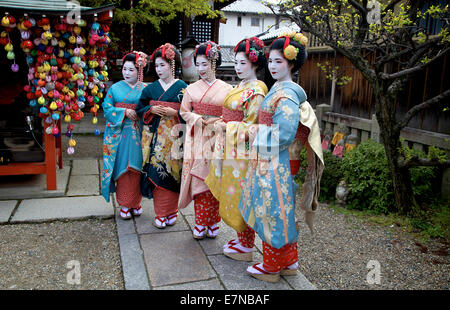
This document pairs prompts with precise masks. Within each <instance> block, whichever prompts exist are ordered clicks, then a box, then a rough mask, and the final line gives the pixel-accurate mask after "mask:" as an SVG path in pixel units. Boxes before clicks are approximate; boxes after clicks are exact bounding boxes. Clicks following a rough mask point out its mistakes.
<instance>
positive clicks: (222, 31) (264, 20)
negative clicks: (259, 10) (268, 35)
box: [219, 13, 276, 46]
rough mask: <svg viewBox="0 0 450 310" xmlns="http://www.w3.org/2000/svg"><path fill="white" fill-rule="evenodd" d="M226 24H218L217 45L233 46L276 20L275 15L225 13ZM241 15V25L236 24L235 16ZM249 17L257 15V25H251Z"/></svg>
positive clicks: (261, 30) (260, 31)
mask: <svg viewBox="0 0 450 310" xmlns="http://www.w3.org/2000/svg"><path fill="white" fill-rule="evenodd" d="M225 16H226V18H227V23H226V24H219V45H223V46H234V45H236V44H237V43H238V42H239V41H240V40H242V39H244V38H246V37H251V36H254V35H257V34H260V33H262V32H264V31H266V30H267V29H268V27H270V26H272V25H274V24H275V22H276V18H275V16H270V15H262V14H261V15H260V14H250V13H246V15H245V16H244V15H238V14H237V13H225ZM238 16H241V18H242V23H241V26H240V27H238V26H237V17H238ZM251 17H259V27H255V26H251Z"/></svg>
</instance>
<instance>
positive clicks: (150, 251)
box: [140, 231, 216, 287]
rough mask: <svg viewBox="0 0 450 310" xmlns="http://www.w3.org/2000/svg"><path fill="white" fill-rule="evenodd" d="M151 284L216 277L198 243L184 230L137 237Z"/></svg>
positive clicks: (168, 283)
mask: <svg viewBox="0 0 450 310" xmlns="http://www.w3.org/2000/svg"><path fill="white" fill-rule="evenodd" d="M140 241H141V247H142V249H143V250H144V259H145V263H146V265H147V272H148V274H149V278H150V284H151V286H152V287H160V286H167V285H174V284H181V283H185V282H195V281H201V280H208V279H212V278H214V277H216V274H215V273H214V270H213V269H212V267H211V265H210V264H209V262H208V259H207V258H206V255H205V254H204V253H203V251H202V249H201V247H200V245H199V244H198V242H197V241H196V240H195V239H194V238H192V235H191V233H190V232H189V233H188V232H186V231H177V232H167V233H161V234H146V235H141V236H140Z"/></svg>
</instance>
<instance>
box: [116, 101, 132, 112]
mask: <svg viewBox="0 0 450 310" xmlns="http://www.w3.org/2000/svg"><path fill="white" fill-rule="evenodd" d="M114 106H115V107H116V108H125V109H131V110H136V107H137V104H135V103H124V102H116V103H115V104H114Z"/></svg>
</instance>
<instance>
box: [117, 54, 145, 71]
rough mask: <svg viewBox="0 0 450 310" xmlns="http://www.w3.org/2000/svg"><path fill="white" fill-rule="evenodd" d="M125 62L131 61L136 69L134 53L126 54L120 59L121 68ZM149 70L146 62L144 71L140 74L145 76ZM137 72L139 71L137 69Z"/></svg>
mask: <svg viewBox="0 0 450 310" xmlns="http://www.w3.org/2000/svg"><path fill="white" fill-rule="evenodd" d="M126 61H131V62H132V63H133V65H134V66H135V67H136V69H138V67H137V65H136V54H135V53H128V54H126V55H125V56H124V57H123V58H122V66H123V65H124V64H125V62H126ZM148 70H149V63H148V61H147V64H146V65H145V67H144V69H143V70H142V72H143V73H144V75H146V73H147V72H148ZM138 71H139V69H138Z"/></svg>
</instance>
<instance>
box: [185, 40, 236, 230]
mask: <svg viewBox="0 0 450 310" xmlns="http://www.w3.org/2000/svg"><path fill="white" fill-rule="evenodd" d="M219 49H220V48H219V46H218V45H217V44H216V43H214V42H212V41H207V42H205V43H202V44H200V45H199V46H197V48H196V49H195V51H194V61H195V66H196V68H197V71H198V74H199V75H200V80H199V81H197V82H195V83H193V84H191V85H189V86H188V87H187V88H186V92H185V93H184V96H183V100H182V102H181V107H180V114H181V117H182V118H183V119H184V120H185V121H186V132H185V133H186V137H185V143H184V158H183V169H182V176H181V189H180V198H179V201H178V208H179V209H182V208H185V207H186V206H188V205H189V204H190V203H191V202H192V201H194V212H195V227H194V230H193V236H194V238H195V239H203V238H205V237H209V238H215V237H216V236H217V234H218V231H219V226H218V223H219V222H220V216H219V202H218V201H217V199H216V198H214V196H213V195H212V194H211V191H210V190H209V188H208V187H207V186H206V184H205V182H204V180H205V178H206V177H207V175H208V169H209V163H210V160H211V158H212V151H213V147H214V141H215V133H214V130H213V129H214V122H215V121H217V120H218V119H219V118H220V116H221V115H222V103H223V100H224V98H225V96H226V95H227V94H228V92H229V91H230V90H231V89H232V86H231V85H229V84H227V83H225V82H223V81H222V80H218V79H216V74H215V68H216V67H217V66H220V63H221V54H220V51H219Z"/></svg>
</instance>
